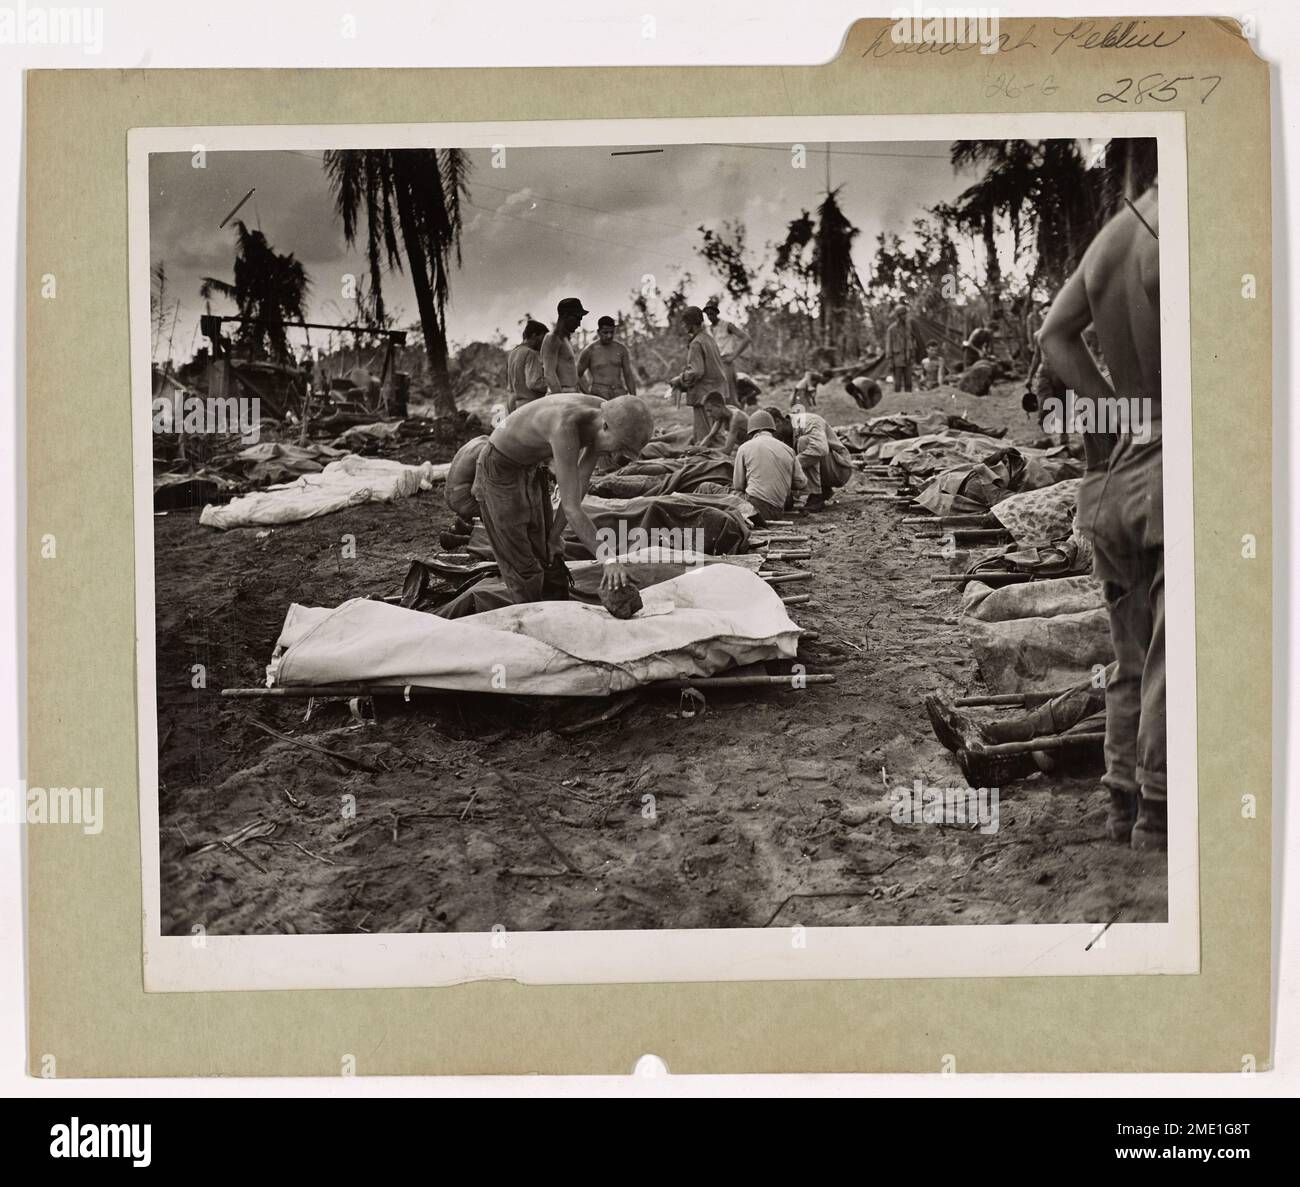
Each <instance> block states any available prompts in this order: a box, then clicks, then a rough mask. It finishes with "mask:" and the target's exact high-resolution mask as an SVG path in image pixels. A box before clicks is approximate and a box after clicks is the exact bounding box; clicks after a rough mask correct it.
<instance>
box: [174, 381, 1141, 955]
mask: <svg viewBox="0 0 1300 1187" xmlns="http://www.w3.org/2000/svg"><path fill="white" fill-rule="evenodd" d="M772 395H773V397H774V402H779V403H780V404H781V405H782V406H784V405H785V404H786V403H787V402H788V393H787V392H775V393H772ZM654 406H655V413H656V417H657V419H659V421H660V422H661V423H664V424H673V423H681V424H686V423H687V415H686V410H685V409H680V410H677V409H674V408H672V406H671V404H669V403H667V402H665V401H661V400H657V399H656V400H655V401H654ZM934 408H940V409H943V410H946V411H953V412H959V413H962V414H964V415H967V416H969V417H970V418H971V419H973V420H975V421H977V422H979V423H981V424H984V425H989V426H1004V427H1007V428H1009V429H1010V434H1009V437H1010V439H1012V440H1018V441H1022V442H1023V441H1029V440H1032V439H1033V438H1034V437H1035V436H1036V426H1035V425H1033V424H1032V423H1030V422H1029V421H1027V420H1026V418H1025V416H1024V414H1023V412H1021V410H1020V407H1019V391H1018V389H1017V388H1016V387H1015V386H1014V385H1003V386H1000V387H996V388H995V389H994V391H993V393H992V394H991V395H990V396H989V397H987V398H985V399H976V398H973V397H970V396H965V395H961V394H958V395H956V396H955V397H954V396H953V395H952V394H951V392H948V391H945V392H938V393H936V392H928V393H918V394H915V395H905V396H892V395H887V396H886V398H885V401H884V403H883V404H882V405H881V406H880V407H879V408H878V409H876V413H885V412H891V411H898V412H912V411H928V410H931V409H934ZM818 411H819V412H821V413H823V414H824V415H826V416H827V419H828V420H830V421H831V423H833V424H843V423H849V422H853V421H860V420H862V419H864V414H863V413H861V412H860V411H859V410H858V409H857V408H856V407H854V406H853V405H852V403H851V402H850V401H849V400H848V398H847V396H845V395H844V393H843V392H842V391H834V390H832V391H830V393H829V395H825V396H823V398H822V400H821V401H820V404H819V407H818ZM424 458H427V459H428V460H432V461H440V460H446V453H445V452H444V453H443V454H442V455H441V456H439V454H438V453H437V452H436V451H435V450H431V449H428V448H425V449H419V448H418V447H417V449H416V453H415V455H413V456H406V455H403V460H407V461H412V460H421V459H424ZM451 518H452V516H451V513H450V512H449V511H448V510H447V508H446V507H445V505H444V504H443V501H442V498H441V495H440V493H439V492H438V491H434V492H432V493H430V494H425V495H421V496H417V497H415V498H411V499H407V500H404V501H401V502H398V503H396V504H392V505H383V504H381V505H369V506H362V507H358V508H353V509H349V510H346V511H343V512H340V513H338V514H335V515H330V516H325V517H323V518H321V519H317V520H313V521H308V522H305V523H299V524H292V525H287V526H284V527H281V528H278V529H276V530H274V531H272V532H270V533H269V534H263V535H262V536H261V537H260V538H259V534H258V531H257V530H256V529H244V530H235V531H229V532H225V533H222V532H217V531H212V530H209V529H206V528H201V527H200V526H199V525H198V515H197V512H171V513H169V514H168V515H166V516H163V517H159V518H157V519H155V532H156V539H155V544H156V552H157V558H158V564H157V568H158V572H157V576H156V583H157V607H158V611H157V681H158V715H159V722H158V729H159V739H160V764H159V766H160V791H159V796H160V809H161V811H160V818H161V855H162V871H161V874H162V917H163V931H164V933H166V934H185V933H188V932H189V931H190V930H191V928H192V927H193V926H194V925H195V924H202V925H203V926H204V927H205V928H206V929H207V930H208V931H209V932H211V933H213V934H247V933H286V932H287V933H321V932H350V933H351V932H381V931H399V932H416V931H429V932H432V931H487V930H490V929H491V928H492V927H493V925H495V924H502V925H504V926H505V927H506V928H507V929H509V930H511V931H547V930H570V929H600V928H666V927H674V928H701V927H764V926H788V925H791V924H794V923H801V924H804V925H806V926H829V925H858V926H861V925H886V924H888V925H900V924H907V925H920V924H973V923H1049V922H1085V921H1086V922H1095V923H1104V922H1107V921H1109V920H1112V919H1115V918H1118V919H1120V920H1122V921H1125V922H1131V921H1160V920H1164V919H1165V918H1166V864H1165V859H1164V855H1163V854H1150V853H1134V852H1132V851H1130V850H1129V849H1128V848H1127V847H1123V846H1120V845H1117V844H1114V843H1112V842H1109V841H1107V840H1105V838H1104V831H1103V824H1104V818H1105V795H1104V793H1103V792H1101V791H1099V790H1098V787H1097V781H1096V775H1097V772H1096V771H1095V770H1093V771H1080V772H1075V773H1072V774H1063V773H1060V772H1057V773H1054V774H1052V775H1046V774H1041V773H1040V774H1037V775H1035V776H1033V777H1031V778H1028V779H1023V780H1020V781H1017V782H1014V783H1012V784H1010V785H1009V786H1007V787H1006V788H1004V789H1002V790H1001V794H1000V802H999V812H1000V821H999V824H1000V827H999V829H998V831H997V832H996V833H990V834H984V833H981V832H979V831H978V830H977V829H976V828H974V827H971V826H962V825H955V826H937V825H923V824H918V825H908V824H898V823H895V822H894V821H893V820H892V819H891V817H890V811H889V809H890V802H889V800H888V798H887V794H888V791H889V789H890V788H891V787H896V786H898V785H902V786H905V787H907V786H911V785H912V784H913V782H914V781H915V780H918V779H919V780H921V781H923V783H925V784H926V785H929V786H941V787H961V786H963V785H964V780H963V778H962V776H961V773H960V771H959V770H958V768H957V765H956V763H955V761H954V760H953V758H952V756H951V755H949V754H948V752H947V751H945V750H944V749H943V748H942V747H941V746H940V745H939V744H938V742H937V741H936V740H935V738H934V736H933V734H932V733H931V731H930V728H929V723H928V721H927V719H926V716H925V712H924V708H923V706H922V698H923V697H924V695H925V694H926V693H928V692H932V691H938V692H940V693H942V694H945V695H953V696H957V695H962V694H963V693H966V692H976V691H980V690H981V685H980V682H979V675H978V672H977V671H976V668H975V664H974V660H973V658H972V657H971V655H970V652H969V650H968V648H967V647H966V645H965V644H964V642H963V640H962V637H961V635H960V633H959V631H958V629H957V626H956V612H957V597H956V594H955V593H953V592H952V590H951V589H950V588H943V587H939V586H935V585H933V584H931V583H930V581H929V575H930V573H932V572H935V571H938V570H939V569H940V567H941V562H940V561H937V560H934V559H929V558H927V557H926V556H925V553H926V552H927V551H930V550H932V549H933V548H934V547H935V544H934V542H928V541H919V540H916V539H915V538H914V537H913V535H912V531H911V529H909V528H906V527H904V526H903V525H902V523H901V520H902V514H901V513H900V512H899V511H898V510H896V509H895V508H894V507H892V506H890V505H888V504H885V503H882V502H880V501H877V500H871V499H869V498H868V497H867V496H866V493H865V491H864V489H863V480H862V479H861V478H860V477H857V478H855V479H854V480H853V483H852V484H851V485H850V488H849V489H848V490H847V491H844V492H840V493H838V495H837V497H836V498H835V500H834V502H833V503H832V504H831V506H830V507H829V508H828V509H827V510H826V511H825V512H824V513H822V514H820V515H817V516H809V517H808V518H806V519H804V520H801V521H800V523H799V528H800V530H801V531H804V530H806V532H807V534H808V535H809V536H810V537H811V542H812V550H813V559H812V560H811V561H809V562H806V567H808V568H811V569H812V570H813V572H814V574H815V577H814V580H813V581H812V582H810V583H808V584H804V585H800V586H798V587H796V588H797V589H798V590H799V591H800V592H809V593H811V594H812V597H813V600H812V602H811V603H810V604H808V605H803V606H797V607H791V613H792V617H794V618H795V620H796V621H797V622H798V623H799V624H800V625H801V626H803V627H806V628H808V629H812V630H816V631H818V632H820V637H819V638H818V639H817V640H816V641H813V642H806V643H805V644H804V645H803V647H802V651H801V655H802V657H803V659H804V662H805V663H806V664H807V667H808V670H809V671H812V672H831V673H834V674H835V676H836V679H837V683H835V684H833V685H813V686H809V687H808V688H806V689H804V690H802V691H794V690H788V689H783V688H779V689H771V688H764V689H758V690H754V689H746V690H740V691H733V692H729V693H724V692H710V693H709V694H708V697H707V705H706V709H705V711H704V712H703V714H697V715H696V716H694V717H685V716H683V715H681V714H680V713H679V708H680V706H679V703H678V697H677V695H676V694H675V693H667V694H665V693H643V694H640V695H637V696H634V697H632V698H629V703H628V705H627V707H626V708H625V709H624V711H623V712H622V713H621V714H620V715H619V716H617V717H616V718H614V719H613V720H611V721H608V722H606V723H603V724H600V725H597V726H595V727H593V728H591V729H588V730H586V731H584V732H581V733H578V734H575V735H568V734H564V733H559V732H556V728H555V727H556V726H558V725H562V724H565V723H572V722H574V721H576V720H578V719H579V718H581V717H583V716H590V715H591V714H592V713H593V712H594V711H595V710H596V709H597V708H599V707H600V706H593V704H592V703H591V702H590V701H581V702H575V701H571V700H545V701H542V700H531V701H530V700H527V699H524V698H512V697H506V696H500V697H490V696H459V697H452V696H447V697H430V698H424V699H420V700H417V701H413V702H412V703H409V704H406V703H403V702H402V701H400V700H399V699H397V698H382V699H380V700H379V701H378V702H377V706H376V708H377V713H376V720H375V721H374V722H371V723H365V724H358V723H357V722H355V721H354V720H353V719H352V717H351V715H350V714H349V711H348V708H347V706H346V705H344V704H341V703H336V702H328V703H325V704H323V705H317V706H316V708H315V710H314V711H313V713H312V716H311V718H310V720H304V713H305V710H306V702H302V701H278V702H272V701H267V700H259V701H251V700H243V701H235V700H229V699H223V698H222V697H221V696H220V695H219V690H220V689H221V688H223V687H230V686H245V687H247V686H257V685H261V684H263V683H264V675H265V665H266V663H267V661H268V660H269V658H270V656H271V652H272V649H273V647H274V644H275V641H276V638H277V636H278V634H279V631H280V627H281V624H282V623H283V620H284V615H285V612H286V611H287V609H288V607H289V604H290V603H291V602H300V603H304V604H307V605H318V606H333V605H336V604H338V603H339V602H341V601H343V600H345V599H346V598H349V597H355V596H360V595H366V594H372V593H374V594H393V593H396V592H399V591H400V584H401V579H402V576H403V574H404V573H405V570H406V564H407V558H408V557H410V556H413V555H428V554H430V553H431V552H434V551H436V550H437V537H438V532H439V531H440V530H441V529H444V528H446V527H448V526H449V525H450V521H451ZM344 536H351V537H353V538H354V539H355V542H356V543H355V548H356V557H355V559H345V558H344V557H343V555H342V549H341V541H342V538H343V537H344ZM196 664H201V665H203V666H204V669H205V670H206V681H207V687H206V688H203V689H195V688H193V687H192V679H193V671H194V665H196ZM259 723H260V724H261V725H262V726H266V727H269V728H270V729H272V730H274V731H276V732H278V733H280V734H283V735H289V736H291V737H292V738H294V739H298V740H301V741H305V742H310V743H312V744H314V745H315V746H318V747H321V748H324V749H325V750H329V751H333V752H335V753H336V754H341V755H344V756H346V758H345V759H339V758H335V757H332V756H330V755H327V754H323V753H319V752H317V751H313V750H308V749H304V748H302V747H301V746H299V745H296V744H295V743H293V742H290V741H284V740H281V739H279V738H276V737H273V736H272V735H270V734H268V733H266V732H265V731H264V730H262V729H259V728H258V724H259ZM349 797H350V798H349ZM647 797H653V799H648V798H647ZM353 803H354V804H355V814H350V813H349V812H348V811H346V807H347V805H349V804H353ZM268 823H273V824H274V825H275V829H274V831H273V832H271V833H270V834H269V835H268V836H265V837H261V838H259V839H253V840H248V841H245V842H244V843H242V844H240V845H239V846H238V847H237V848H235V847H223V846H220V845H218V846H217V847H215V848H212V849H209V850H208V851H207V852H203V853H193V852H192V851H193V850H195V849H197V848H199V847H201V846H203V845H205V844H207V843H210V842H214V841H220V840H221V839H222V838H230V837H231V836H232V834H235V833H237V832H238V831H239V830H241V829H244V828H245V827H248V826H252V827H253V828H254V830H255V831H256V830H257V829H258V827H259V826H265V825H266V824H268Z"/></svg>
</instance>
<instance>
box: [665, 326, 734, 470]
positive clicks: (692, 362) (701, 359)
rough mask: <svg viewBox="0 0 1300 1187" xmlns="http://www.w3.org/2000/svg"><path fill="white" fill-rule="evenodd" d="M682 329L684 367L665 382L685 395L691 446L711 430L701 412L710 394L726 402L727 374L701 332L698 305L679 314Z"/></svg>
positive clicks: (708, 336)
mask: <svg viewBox="0 0 1300 1187" xmlns="http://www.w3.org/2000/svg"><path fill="white" fill-rule="evenodd" d="M682 326H683V327H684V328H685V331H686V333H687V334H689V335H690V345H689V346H688V347H687V349H686V366H685V368H684V369H683V370H682V373H681V374H680V375H676V376H674V377H673V378H672V379H670V380H669V381H668V382H669V383H670V384H671V385H672V386H673V387H674V388H680V389H681V390H682V391H684V392H685V393H686V403H687V405H688V406H689V407H690V410H691V415H692V418H693V423H694V429H693V432H692V434H691V443H692V444H693V445H698V444H699V443H700V442H701V441H703V440H704V438H705V437H707V436H708V433H709V429H710V428H712V427H713V426H712V424H711V422H710V421H709V417H708V414H707V413H706V412H705V411H704V400H705V398H706V397H707V396H708V395H709V394H710V393H711V392H717V393H718V394H719V395H720V396H722V397H723V398H724V399H725V398H726V395H727V373H726V371H725V370H724V368H723V365H722V357H721V355H719V354H718V344H717V343H716V342H715V341H714V340H713V335H712V334H710V333H709V332H708V330H706V329H705V328H704V314H703V313H702V312H701V311H700V308H699V306H698V305H687V306H686V308H685V309H684V310H683V311H682Z"/></svg>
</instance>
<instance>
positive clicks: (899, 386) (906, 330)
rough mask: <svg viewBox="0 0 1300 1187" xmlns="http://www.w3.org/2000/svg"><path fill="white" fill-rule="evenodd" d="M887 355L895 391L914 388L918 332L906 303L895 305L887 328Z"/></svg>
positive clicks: (906, 390)
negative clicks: (913, 325) (911, 320)
mask: <svg viewBox="0 0 1300 1187" xmlns="http://www.w3.org/2000/svg"><path fill="white" fill-rule="evenodd" d="M885 357H886V358H887V359H888V365H889V369H890V370H891V371H892V372H893V375H894V392H895V393H898V392H910V391H911V390H912V367H913V365H914V364H915V363H916V360H917V349H916V332H915V331H914V330H913V329H912V323H911V322H910V321H909V320H908V317H907V306H906V305H895V306H894V316H893V320H892V321H890V323H889V325H888V326H887V327H886V328H885Z"/></svg>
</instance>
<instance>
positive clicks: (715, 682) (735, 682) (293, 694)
mask: <svg viewBox="0 0 1300 1187" xmlns="http://www.w3.org/2000/svg"><path fill="white" fill-rule="evenodd" d="M794 681H798V682H800V683H804V684H834V683H835V676H834V675H833V674H832V673H820V674H817V675H799V676H795V675H790V676H682V677H680V678H678V679H675V680H656V681H654V682H653V683H651V684H642V685H640V687H641V688H651V689H669V688H759V687H765V686H773V685H780V684H785V685H789V684H791V683H792V682H794ZM463 691H465V690H464V689H451V688H425V687H423V686H420V685H415V684H412V685H409V686H406V685H395V684H291V685H285V686H283V687H279V688H223V689H222V690H221V695H222V696H223V697H230V698H235V699H240V700H258V699H276V700H308V699H310V698H312V697H338V698H341V699H342V698H346V699H349V700H350V699H351V698H353V697H376V696H396V697H407V696H411V697H415V696H445V695H448V694H454V693H457V692H463Z"/></svg>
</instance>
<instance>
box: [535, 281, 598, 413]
mask: <svg viewBox="0 0 1300 1187" xmlns="http://www.w3.org/2000/svg"><path fill="white" fill-rule="evenodd" d="M555 312H556V314H557V315H558V316H557V317H556V319H555V329H553V330H552V331H551V332H550V333H549V334H547V335H546V337H545V338H543V339H542V367H543V368H544V370H545V372H546V390H547V391H549V392H576V391H581V390H582V388H581V387H579V385H578V362H577V360H576V359H575V358H574V357H573V343H572V342H570V341H569V339H570V338H571V337H572V336H573V331H574V330H576V329H577V328H578V327H579V326H580V325H582V319H583V318H584V317H586V316H587V313H588V312H589V311H588V310H586V309H584V308H583V307H582V302H581V301H579V300H578V298H577V297H565V298H564V300H563V301H561V302H560V303H559V304H558V305H557V306H556V307H555Z"/></svg>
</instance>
